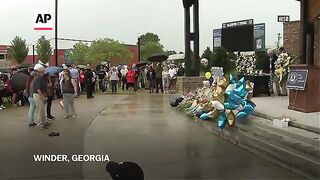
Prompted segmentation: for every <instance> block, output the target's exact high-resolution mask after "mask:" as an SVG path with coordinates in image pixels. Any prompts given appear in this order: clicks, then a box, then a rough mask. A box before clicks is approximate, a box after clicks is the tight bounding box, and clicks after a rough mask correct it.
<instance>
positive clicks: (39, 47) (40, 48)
mask: <svg viewBox="0 0 320 180" xmlns="http://www.w3.org/2000/svg"><path fill="white" fill-rule="evenodd" d="M36 52H37V54H38V57H39V60H41V62H42V63H44V64H46V63H48V62H49V59H50V56H51V52H52V47H51V45H50V41H49V40H47V39H46V37H45V36H41V37H40V38H39V39H38V41H37V44H36Z"/></svg>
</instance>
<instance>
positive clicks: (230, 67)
mask: <svg viewBox="0 0 320 180" xmlns="http://www.w3.org/2000/svg"><path fill="white" fill-rule="evenodd" d="M234 59H235V54H234V53H227V51H226V49H224V48H223V47H220V48H216V49H214V50H213V66H214V67H223V72H224V73H225V74H230V73H233V72H234V70H235V64H234Z"/></svg>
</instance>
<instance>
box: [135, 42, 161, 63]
mask: <svg viewBox="0 0 320 180" xmlns="http://www.w3.org/2000/svg"><path fill="white" fill-rule="evenodd" d="M162 52H163V46H162V45H161V44H159V43H156V42H148V43H147V44H146V45H144V46H141V48H140V53H141V59H142V61H146V60H147V59H148V58H149V57H150V56H151V55H152V54H155V53H162Z"/></svg>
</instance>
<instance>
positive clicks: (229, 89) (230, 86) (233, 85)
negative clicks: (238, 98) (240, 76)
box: [226, 84, 237, 91]
mask: <svg viewBox="0 0 320 180" xmlns="http://www.w3.org/2000/svg"><path fill="white" fill-rule="evenodd" d="M236 87H237V85H236V84H229V85H228V87H227V88H226V91H232V90H234V89H235V88H236Z"/></svg>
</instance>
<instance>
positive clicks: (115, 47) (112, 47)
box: [87, 38, 132, 64]
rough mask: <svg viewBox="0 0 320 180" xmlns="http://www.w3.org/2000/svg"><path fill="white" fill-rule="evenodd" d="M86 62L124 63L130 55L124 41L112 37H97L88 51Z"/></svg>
mask: <svg viewBox="0 0 320 180" xmlns="http://www.w3.org/2000/svg"><path fill="white" fill-rule="evenodd" d="M87 57H88V63H92V64H97V63H101V62H103V61H109V62H110V63H111V64H122V63H126V62H128V61H129V59H131V57H132V55H131V53H130V51H129V49H128V47H127V45H125V44H124V43H120V42H119V41H116V40H113V39H108V38H106V39H99V40H96V41H94V42H93V43H92V44H91V46H90V49H89V52H88V56H87Z"/></svg>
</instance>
